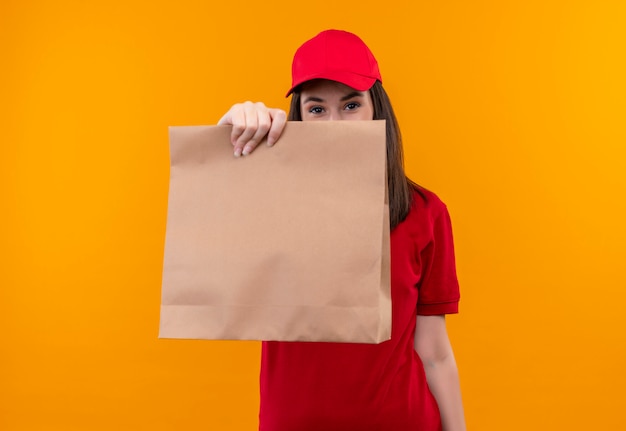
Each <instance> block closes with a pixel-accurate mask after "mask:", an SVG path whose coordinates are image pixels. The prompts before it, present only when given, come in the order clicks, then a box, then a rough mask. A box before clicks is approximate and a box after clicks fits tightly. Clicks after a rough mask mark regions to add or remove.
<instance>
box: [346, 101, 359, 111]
mask: <svg viewBox="0 0 626 431" xmlns="http://www.w3.org/2000/svg"><path fill="white" fill-rule="evenodd" d="M359 106H361V104H360V103H357V102H350V103H348V104H346V107H345V109H346V110H348V111H351V110H353V109H356V108H358V107H359Z"/></svg>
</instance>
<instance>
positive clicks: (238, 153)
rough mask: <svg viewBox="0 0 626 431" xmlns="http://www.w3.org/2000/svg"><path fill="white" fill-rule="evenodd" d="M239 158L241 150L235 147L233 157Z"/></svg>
mask: <svg viewBox="0 0 626 431" xmlns="http://www.w3.org/2000/svg"><path fill="white" fill-rule="evenodd" d="M239 156H241V148H239V147H237V148H235V157H239Z"/></svg>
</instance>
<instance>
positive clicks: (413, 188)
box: [287, 81, 425, 229]
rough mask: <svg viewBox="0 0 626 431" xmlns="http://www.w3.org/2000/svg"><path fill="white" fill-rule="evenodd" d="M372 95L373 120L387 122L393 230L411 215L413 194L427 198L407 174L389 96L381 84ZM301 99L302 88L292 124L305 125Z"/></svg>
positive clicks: (296, 92) (291, 111) (295, 98)
mask: <svg viewBox="0 0 626 431" xmlns="http://www.w3.org/2000/svg"><path fill="white" fill-rule="evenodd" d="M369 91H370V97H371V98H372V104H373V106H374V118H373V119H374V120H386V121H385V123H386V135H387V186H388V190H389V221H390V226H391V229H393V228H395V227H396V226H397V225H398V224H399V223H400V222H402V221H403V220H404V219H405V218H406V216H407V215H408V214H409V211H410V210H411V205H412V203H413V192H417V193H418V194H419V195H420V196H421V197H422V198H423V199H425V196H424V194H423V193H421V191H420V186H418V185H417V184H416V183H414V182H413V181H411V180H410V179H409V178H408V177H407V176H406V174H405V173H404V156H403V151H402V136H401V134H400V127H399V126H398V120H397V119H396V115H395V113H394V112H393V108H392V106H391V101H390V100H389V96H387V93H386V92H385V89H384V88H383V86H382V84H381V83H380V81H376V83H374V85H373V86H372V88H370V90H369ZM300 98H301V96H300V88H296V89H295V90H294V92H293V95H292V97H291V105H290V107H289V115H288V117H287V119H288V120H289V121H302V112H301V111H300Z"/></svg>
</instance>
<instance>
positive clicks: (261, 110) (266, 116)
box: [217, 102, 287, 157]
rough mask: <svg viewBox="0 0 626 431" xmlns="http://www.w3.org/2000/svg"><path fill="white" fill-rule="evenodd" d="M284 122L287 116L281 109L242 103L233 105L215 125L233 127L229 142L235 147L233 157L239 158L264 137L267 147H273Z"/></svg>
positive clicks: (261, 104) (258, 103)
mask: <svg viewBox="0 0 626 431" xmlns="http://www.w3.org/2000/svg"><path fill="white" fill-rule="evenodd" d="M286 122H287V114H286V113H285V111H283V110H282V109H276V108H268V107H267V106H265V105H264V104H263V103H261V102H257V103H252V102H244V103H237V104H235V105H233V106H232V107H231V108H230V109H229V110H228V112H227V113H226V114H224V116H223V117H222V118H221V119H220V121H218V123H217V124H218V125H221V124H230V125H232V126H233V131H232V133H231V135H230V142H231V143H232V144H233V147H235V157H239V156H242V155H243V156H245V155H248V154H250V153H251V152H252V151H253V150H254V149H255V148H256V147H257V145H259V142H261V141H262V140H263V138H265V137H266V136H267V145H269V146H272V145H274V144H275V143H276V141H277V140H278V138H279V137H280V135H281V133H282V132H283V129H284V128H285V123H286Z"/></svg>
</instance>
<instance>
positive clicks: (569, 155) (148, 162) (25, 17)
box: [0, 0, 626, 431]
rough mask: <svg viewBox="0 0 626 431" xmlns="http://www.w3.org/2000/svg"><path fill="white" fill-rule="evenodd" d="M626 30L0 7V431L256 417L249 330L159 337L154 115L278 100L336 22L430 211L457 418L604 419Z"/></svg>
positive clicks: (346, 9) (359, 13)
mask: <svg viewBox="0 0 626 431" xmlns="http://www.w3.org/2000/svg"><path fill="white" fill-rule="evenodd" d="M231 5H232V6H231ZM324 6H326V7H324ZM624 22H626V5H625V3H624V2H622V1H619V0H615V1H606V0H599V1H594V2H591V1H565V0H559V1H545V0H542V1H537V0H533V1H516V2H512V1H499V0H476V1H446V2H430V1H410V0H407V1H395V2H393V1H392V2H387V3H383V4H381V3H380V2H378V1H377V2H374V1H361V2H359V3H358V4H357V3H355V2H333V3H332V6H327V4H326V3H324V4H323V5H322V4H319V6H318V4H317V3H315V2H314V3H310V2H306V3H296V2H293V1H284V0H277V1H274V2H256V1H255V2H252V1H243V2H242V1H240V2H206V1H205V2H202V1H189V0H180V1H176V2H158V1H157V2H148V1H145V2H132V1H117V0H114V1H106V2H105V1H92V2H87V1H68V0H63V1H24V2H19V1H17V0H8V1H7V0H4V1H3V2H2V3H1V5H0V32H1V33H0V34H1V39H0V52H1V53H2V68H1V70H0V94H1V95H2V96H1V100H2V103H1V105H0V109H1V111H0V113H1V115H0V122H1V127H2V128H1V131H2V138H1V140H0V142H1V143H2V149H1V150H2V152H1V156H0V180H1V182H0V184H1V187H2V189H1V190H2V195H1V200H0V205H1V211H0V229H1V231H0V238H1V243H0V253H1V259H0V328H1V329H0V330H1V331H2V337H1V338H0V429H2V430H27V429H38V430H85V429H89V430H110V429H120V430H136V429H152V430H174V429H176V430H200V429H203V430H253V429H255V427H256V425H257V403H258V395H257V374H258V363H259V344H258V343H250V342H211V341H173V340H158V339H157V328H158V317H159V301H160V276H161V261H162V249H163V238H164V228H165V215H166V203H167V182H168V142H167V126H168V125H184V124H214V123H215V122H216V121H217V120H218V119H219V117H220V116H221V114H222V113H223V112H225V111H226V109H227V108H228V107H229V106H230V105H231V104H232V103H234V102H236V101H243V100H246V99H252V100H263V101H265V102H266V103H267V104H268V105H272V106H279V107H284V108H286V107H287V100H286V99H284V98H283V97H282V96H283V94H284V92H285V91H286V89H287V88H288V86H289V79H290V74H289V73H290V61H291V56H292V54H293V52H294V50H295V49H296V48H297V46H298V45H299V44H300V43H301V42H302V41H304V40H305V39H307V38H309V37H312V36H313V35H315V34H316V33H317V32H318V31H320V30H322V29H325V28H330V27H335V28H342V29H347V30H351V31H354V32H356V33H357V34H359V35H361V37H362V38H363V39H364V40H365V41H366V42H367V43H368V44H369V45H370V47H371V48H372V50H373V51H374V53H375V54H376V55H377V57H378V60H379V62H380V64H381V69H382V73H383V77H384V80H385V86H386V88H387V90H388V92H389V93H390V95H391V97H392V100H393V101H394V105H395V108H396V111H397V113H398V116H399V119H400V124H401V125H402V127H403V133H404V137H405V146H406V153H407V168H408V171H409V173H410V174H411V175H412V176H413V178H414V179H415V180H417V181H418V182H420V183H422V184H423V185H425V186H427V187H429V188H431V189H432V190H434V191H436V192H437V193H438V194H439V195H440V196H441V197H442V198H443V199H444V200H445V201H446V202H447V203H448V206H449V208H450V211H451V214H452V217H453V221H454V227H455V237H456V246H457V258H458V267H459V276H460V279H461V283H462V288H463V299H462V303H461V314H460V315H458V316H453V317H450V318H449V319H448V321H449V330H450V336H451V338H452V341H453V344H454V346H455V350H456V355H457V360H458V363H459V368H460V371H461V377H462V388H463V393H464V399H465V408H466V414H467V422H468V425H469V428H470V429H475V430H482V431H487V430H527V429H534V430H554V429H621V428H623V419H622V412H621V410H622V409H623V407H624V405H625V404H626V396H625V395H624V387H625V386H626V373H625V372H624V369H623V367H624V364H626V331H625V327H626V317H625V316H626V313H624V311H623V309H622V308H623V307H624V304H625V302H626V289H625V288H626V282H625V281H624V272H623V264H624V262H623V261H624V245H625V244H626V228H625V227H624V226H625V224H624V220H626V204H625V200H626V149H625V145H626V132H625V130H626V128H625V125H624V123H625V117H626V115H625V113H626V112H625V111H626V107H625V105H624V103H625V102H624V101H625V100H626V85H625V81H626V80H625V78H624V77H626V63H625V58H626V48H625V46H626V43H625V42H626V31H625V27H626V26H625V25H624Z"/></svg>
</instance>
